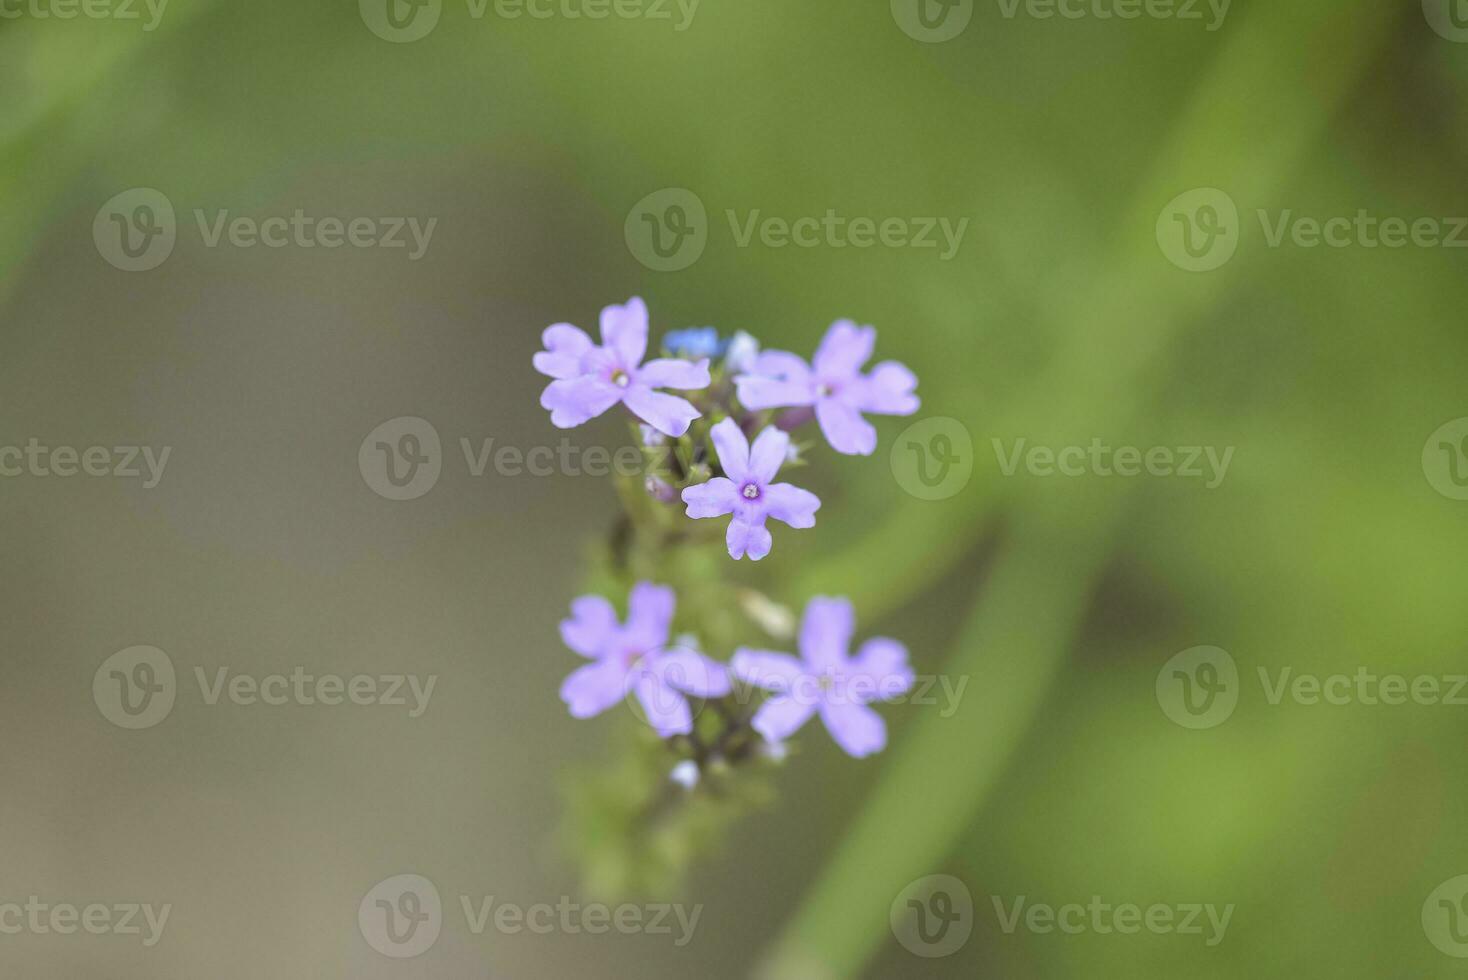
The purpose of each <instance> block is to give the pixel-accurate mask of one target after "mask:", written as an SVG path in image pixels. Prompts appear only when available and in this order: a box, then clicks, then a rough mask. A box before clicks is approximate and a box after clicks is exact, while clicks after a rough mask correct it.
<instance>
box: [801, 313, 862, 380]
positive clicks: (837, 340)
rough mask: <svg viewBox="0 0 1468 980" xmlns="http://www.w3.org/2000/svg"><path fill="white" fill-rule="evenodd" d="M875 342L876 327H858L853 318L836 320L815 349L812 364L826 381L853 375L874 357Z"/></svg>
mask: <svg viewBox="0 0 1468 980" xmlns="http://www.w3.org/2000/svg"><path fill="white" fill-rule="evenodd" d="M876 345H877V331H876V329H875V328H873V327H859V326H857V325H856V324H855V323H852V322H851V321H850V320H837V321H836V322H835V323H833V324H831V327H830V329H829V330H827V331H826V336H825V337H823V338H821V346H820V347H818V348H816V356H815V357H813V358H811V366H812V367H814V368H815V372H816V374H818V375H820V377H821V378H822V379H824V380H829V381H839V380H841V379H844V378H850V377H853V376H854V375H855V374H856V373H857V372H858V371H860V370H861V366H862V365H863V364H865V363H866V362H867V361H869V360H870V359H871V356H872V350H873V348H875V347H876Z"/></svg>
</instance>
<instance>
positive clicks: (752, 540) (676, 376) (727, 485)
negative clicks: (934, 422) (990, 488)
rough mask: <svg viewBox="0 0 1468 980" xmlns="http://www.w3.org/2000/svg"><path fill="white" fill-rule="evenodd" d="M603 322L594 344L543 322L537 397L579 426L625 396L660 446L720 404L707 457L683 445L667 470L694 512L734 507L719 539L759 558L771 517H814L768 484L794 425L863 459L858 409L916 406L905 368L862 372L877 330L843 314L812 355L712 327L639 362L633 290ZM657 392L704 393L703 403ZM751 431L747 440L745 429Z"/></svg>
mask: <svg viewBox="0 0 1468 980" xmlns="http://www.w3.org/2000/svg"><path fill="white" fill-rule="evenodd" d="M600 331H601V344H599V345H598V344H596V343H595V342H594V341H592V339H591V337H590V336H589V335H588V334H587V333H586V331H584V330H582V329H580V328H579V327H574V326H572V325H571V324H569V323H556V324H553V325H551V326H549V327H547V328H546V330H545V333H544V335H543V337H542V340H543V342H544V344H545V350H543V351H541V352H540V353H538V354H536V355H535V359H534V364H535V369H536V370H537V371H539V372H540V373H541V374H544V375H547V376H548V377H550V378H552V379H553V380H552V381H551V383H550V384H548V385H547V386H546V388H545V391H544V392H542V393H541V396H540V404H541V406H542V407H544V408H546V409H549V410H550V413H551V423H552V424H553V425H555V426H557V427H559V428H563V429H569V428H574V427H576V426H578V425H581V424H583V423H585V422H588V421H590V420H591V419H594V418H597V417H598V416H600V415H603V414H604V413H606V412H607V410H609V409H610V408H612V407H613V406H614V405H618V404H621V405H623V406H625V407H626V408H627V410H628V411H629V412H630V413H631V414H632V415H633V416H635V417H636V418H637V419H640V420H641V423H642V424H641V426H640V427H639V433H640V436H639V438H640V440H641V441H642V443H643V444H644V445H647V446H657V445H659V444H661V443H662V442H663V441H664V440H665V439H667V438H671V439H686V438H687V437H688V434H689V430H690V427H692V426H693V424H694V422H695V421H696V420H698V419H702V418H704V417H705V412H706V411H707V412H713V413H715V414H716V415H717V416H718V421H717V423H716V424H713V425H711V426H710V427H709V429H708V432H707V435H708V437H709V440H710V441H711V442H712V448H713V451H714V452H713V454H710V453H708V452H707V447H704V446H694V445H691V444H690V445H688V446H685V447H683V448H685V449H687V450H688V452H686V453H684V454H683V458H684V461H685V462H686V463H687V464H689V465H687V466H685V467H684V468H683V470H682V472H680V473H677V474H674V476H675V478H676V480H677V484H679V485H681V488H682V492H681V496H682V500H683V503H684V504H686V505H687V514H688V516H689V517H691V518H695V519H698V518H714V517H723V516H725V515H729V517H730V521H729V528H728V533H727V535H726V543H727V545H728V548H729V555H730V557H732V558H736V559H737V558H744V557H748V558H749V559H750V560H752V561H759V560H760V559H761V558H764V557H765V556H766V555H768V554H769V553H770V547H771V543H772V542H771V536H770V532H769V530H768V529H767V528H766V527H765V521H766V519H768V518H771V517H773V518H774V519H775V520H777V521H780V522H782V523H784V524H788V525H789V526H790V527H793V528H808V527H813V526H814V525H815V512H816V510H817V509H819V508H820V506H821V502H820V500H819V499H818V498H817V497H816V496H815V494H813V493H810V492H809V491H806V490H801V489H800V488H798V487H795V486H793V485H791V484H789V483H775V482H773V481H774V479H775V476H776V475H777V474H778V473H779V471H780V467H781V466H782V465H783V464H784V463H785V462H786V461H787V460H789V459H790V458H792V456H791V445H790V436H789V431H790V430H792V429H795V428H797V427H798V426H799V425H800V424H801V423H803V422H805V421H807V420H809V419H811V418H814V419H815V421H816V423H817V424H818V425H819V427H820V430H821V433H822V434H823V435H824V436H825V437H826V441H827V442H828V443H830V445H831V448H832V449H835V450H836V451H837V452H839V453H846V454H848V455H862V456H870V455H871V454H872V453H873V452H874V451H875V450H876V448H877V430H876V428H874V427H873V426H872V424H871V423H870V422H868V421H867V420H866V419H865V418H864V417H863V416H864V414H865V415H911V414H912V413H914V412H916V411H917V409H918V404H919V402H918V397H917V395H915V394H914V393H913V389H914V388H916V387H917V378H916V377H914V376H913V373H912V372H911V371H909V370H908V369H907V368H906V367H905V366H904V365H902V364H899V363H898V362H896V361H883V362H881V363H880V364H877V365H876V366H875V367H874V368H872V370H871V371H870V372H867V373H863V371H862V367H863V366H864V365H865V364H866V362H867V361H869V360H871V357H872V353H873V349H874V348H875V346H876V340H877V332H876V330H875V329H873V328H872V327H862V326H857V325H856V324H854V323H852V322H851V321H849V320H837V321H836V322H835V323H833V324H832V325H831V328H830V329H829V330H827V331H826V336H825V338H824V339H822V341H821V343H820V346H819V347H817V348H816V352H815V356H814V357H812V358H811V360H810V363H807V362H806V361H805V360H804V359H803V358H801V357H800V356H798V355H796V354H792V353H790V352H788V351H778V350H770V351H760V350H759V345H758V343H757V342H756V341H755V340H754V338H753V337H751V336H749V335H748V334H746V333H742V332H741V333H739V334H736V335H735V336H734V338H733V339H732V340H730V341H728V342H724V341H721V340H720V339H719V335H718V332H717V331H716V330H714V328H712V327H702V328H693V329H687V330H675V331H673V332H671V333H669V334H668V335H667V336H666V337H665V338H664V340H663V348H664V352H665V353H667V354H668V355H669V356H667V357H658V358H654V359H652V360H650V361H646V362H645V363H644V360H643V359H644V357H645V356H646V354H647V345H648V318H647V306H646V304H644V303H643V302H642V300H641V299H638V298H637V297H633V298H632V299H630V300H628V301H627V302H626V304H624V305H622V306H608V307H606V308H605V309H603V310H602V311H601V323H600ZM720 356H722V357H723V359H724V363H723V364H722V365H721V368H720V370H721V371H722V372H723V373H725V374H726V376H727V377H729V378H730V379H731V380H732V384H733V388H734V392H729V391H727V388H728V385H726V384H719V385H715V382H714V376H713V374H712V373H711V372H710V369H709V363H710V359H711V358H713V357H720ZM658 389H673V390H675V391H681V392H683V393H685V394H689V395H692V394H693V393H699V394H701V395H704V396H706V397H703V398H701V399H700V402H701V405H700V404H695V402H694V401H692V400H690V399H689V398H686V397H680V396H679V395H672V394H668V393H667V392H666V391H660V390H658ZM736 393H737V394H736ZM695 397H698V396H697V395H695ZM776 409H784V410H785V411H784V413H783V414H782V415H781V416H780V417H779V418H778V419H777V420H775V421H774V422H772V421H771V419H770V417H769V416H770V412H771V411H772V410H776ZM756 432H757V434H756V435H755V437H754V440H753V443H752V444H751V442H750V439H749V436H750V434H751V433H756ZM714 466H717V467H718V469H719V470H720V471H721V472H720V473H719V474H718V475H714V474H713V467H714ZM653 480H656V481H657V482H655V483H654V482H653ZM665 488H668V489H676V486H675V485H674V484H673V483H670V482H669V481H667V480H665V479H663V477H662V476H661V475H657V474H654V475H652V479H650V481H649V489H650V490H651V491H652V492H654V494H655V495H657V494H663V495H664V496H666V495H667V489H665Z"/></svg>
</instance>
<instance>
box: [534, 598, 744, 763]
mask: <svg viewBox="0 0 1468 980" xmlns="http://www.w3.org/2000/svg"><path fill="white" fill-rule="evenodd" d="M674 603H675V600H674V597H673V590H672V589H670V588H667V587H666V586H661V585H653V584H652V583H650V582H639V583H638V584H637V585H636V586H634V587H633V589H632V594H631V596H630V597H629V598H628V600H627V622H626V623H625V624H624V623H619V622H618V621H617V614H616V611H615V610H614V609H613V608H612V604H611V603H610V602H608V601H607V600H606V599H603V598H602V597H601V596H595V595H585V596H581V597H580V598H579V599H576V600H575V601H573V602H572V603H571V618H570V619H566V620H563V621H562V622H561V639H562V640H564V641H565V643H566V646H568V647H570V648H571V649H572V650H574V651H575V652H577V653H579V654H581V655H582V656H583V657H587V658H589V659H590V660H591V661H592V662H591V663H589V664H587V665H585V666H584V667H580V668H578V669H577V670H575V671H573V672H572V673H571V675H570V676H569V677H567V678H566V680H565V683H563V684H562V685H561V700H562V701H564V702H566V705H567V707H569V708H570V709H571V714H572V716H573V717H576V718H590V717H591V716H592V715H599V714H601V713H602V712H603V711H605V710H607V709H608V708H610V707H611V706H612V705H614V704H616V703H617V702H618V701H620V700H622V698H623V697H625V696H626V695H627V694H628V693H629V692H631V693H632V694H634V695H636V697H637V702H638V704H640V705H641V706H642V710H643V712H644V713H645V714H646V716H647V720H648V723H649V724H651V725H652V727H653V728H654V729H655V730H656V731H657V733H658V734H659V735H661V736H663V737H664V738H667V737H668V736H670V735H683V734H687V733H688V732H691V731H693V714H692V711H691V710H690V708H689V706H688V699H687V697H685V695H693V696H694V697H701V698H709V697H723V696H724V695H726V694H728V693H729V675H728V671H726V670H725V669H724V667H723V666H722V665H720V664H717V663H715V662H714V661H712V660H710V659H708V658H707V657H704V656H702V655H701V654H698V653H695V652H694V651H692V650H684V649H679V648H677V647H671V646H669V644H668V629H669V627H670V626H671V625H672V622H673V609H674Z"/></svg>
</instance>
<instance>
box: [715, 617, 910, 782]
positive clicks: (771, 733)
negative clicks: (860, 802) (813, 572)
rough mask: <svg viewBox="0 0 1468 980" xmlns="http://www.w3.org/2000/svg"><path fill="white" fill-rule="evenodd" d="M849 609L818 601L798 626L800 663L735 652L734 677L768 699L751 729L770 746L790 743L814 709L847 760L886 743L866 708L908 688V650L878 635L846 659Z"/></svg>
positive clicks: (851, 621)
mask: <svg viewBox="0 0 1468 980" xmlns="http://www.w3.org/2000/svg"><path fill="white" fill-rule="evenodd" d="M855 629H856V623H855V618H854V616H853V615H852V612H851V603H850V602H849V601H847V600H846V599H827V598H824V597H821V596H817V597H816V598H814V599H812V600H811V601H810V602H809V603H808V604H807V605H806V607H805V615H804V617H803V618H802V619H801V623H800V639H799V643H800V654H801V657H800V659H796V658H795V657H792V656H790V655H789V654H788V653H772V652H770V651H767V650H748V649H745V648H743V647H741V648H740V649H738V650H735V651H734V659H733V660H732V661H731V662H730V667H731V668H732V669H733V671H734V674H735V676H737V677H739V678H740V679H741V680H743V681H744V682H745V683H747V684H752V685H754V686H755V687H762V688H764V689H765V690H768V691H770V692H772V693H773V696H772V697H770V698H769V700H767V701H765V703H764V704H762V705H760V707H759V710H758V711H756V712H755V715H754V719H753V721H752V722H751V724H752V725H753V726H754V729H755V731H757V732H759V733H760V734H761V735H763V736H764V737H765V739H766V740H767V741H768V742H771V743H773V744H779V743H781V742H783V741H784V740H785V739H786V738H789V737H790V735H792V734H793V733H794V732H795V731H796V730H797V729H799V728H800V726H802V725H804V724H805V723H806V721H807V720H809V718H810V716H811V715H812V714H814V713H815V712H817V711H819V712H820V714H821V721H823V722H824V723H825V725H826V730H827V731H828V732H830V733H831V737H832V738H833V739H835V740H836V744H837V745H839V746H841V748H842V749H844V750H845V751H846V753H847V754H848V755H852V756H855V757H856V758H858V759H860V758H861V757H863V756H867V755H871V754H872V753H873V752H880V751H881V750H882V748H883V747H884V746H885V745H886V744H887V726H886V724H885V723H884V722H883V721H882V716H881V715H879V714H877V713H876V712H875V711H873V710H872V709H871V708H870V707H868V705H869V704H870V702H872V701H888V700H891V699H892V698H895V697H897V696H899V695H901V694H904V693H906V692H907V690H908V689H909V688H910V687H912V681H913V675H912V668H911V667H909V666H908V663H907V648H906V647H904V646H903V645H902V644H901V643H898V642H897V641H896V640H891V639H888V638H886V637H876V638H874V639H870V640H868V641H867V642H866V643H864V644H862V647H861V649H860V650H858V651H857V654H856V656H855V657H849V656H848V655H847V651H848V650H850V648H851V635H852V633H853V632H855Z"/></svg>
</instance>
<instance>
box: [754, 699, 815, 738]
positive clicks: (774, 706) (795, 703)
mask: <svg viewBox="0 0 1468 980" xmlns="http://www.w3.org/2000/svg"><path fill="white" fill-rule="evenodd" d="M815 710H816V706H815V705H814V704H811V703H809V701H808V700H807V701H806V702H805V703H802V701H801V699H798V698H793V697H790V696H789V695H785V694H777V695H775V696H774V697H772V698H770V699H769V700H768V701H766V702H765V703H764V704H762V705H760V706H759V710H758V711H756V712H755V713H754V717H753V718H752V719H750V722H749V725H750V727H751V728H753V729H754V730H755V731H757V732H759V733H760V734H761V735H763V736H764V737H765V741H768V742H783V741H785V739H787V738H789V737H790V736H791V735H794V734H795V733H796V732H797V731H799V730H800V726H801V725H804V724H805V723H806V722H807V721H808V720H809V719H810V716H811V715H813V714H815Z"/></svg>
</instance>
